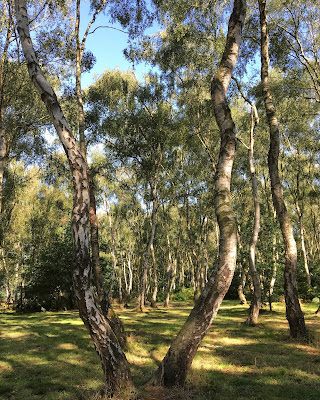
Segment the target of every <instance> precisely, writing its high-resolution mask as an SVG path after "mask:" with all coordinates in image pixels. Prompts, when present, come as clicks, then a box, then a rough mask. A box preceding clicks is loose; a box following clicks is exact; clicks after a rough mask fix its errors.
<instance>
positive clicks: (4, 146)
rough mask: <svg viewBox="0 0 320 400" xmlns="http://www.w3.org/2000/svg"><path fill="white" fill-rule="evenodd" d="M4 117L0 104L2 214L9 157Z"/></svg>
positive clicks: (0, 209) (0, 190)
mask: <svg viewBox="0 0 320 400" xmlns="http://www.w3.org/2000/svg"><path fill="white" fill-rule="evenodd" d="M3 117H4V110H3V109H2V107H1V104H0V216H1V214H2V201H3V176H4V170H5V166H6V159H7V141H6V136H5V131H4V126H3ZM0 229H2V228H0Z"/></svg>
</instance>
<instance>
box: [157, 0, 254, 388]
mask: <svg viewBox="0 0 320 400" xmlns="http://www.w3.org/2000/svg"><path fill="white" fill-rule="evenodd" d="M245 13H246V2H245V1H241V0H235V1H234V6H233V12H232V14H231V17H230V20H229V26H228V35H227V41H226V46H225V50H224V53H223V56H222V59H221V62H220V64H219V67H218V69H217V72H216V75H215V77H214V78H213V80H212V86H211V93H212V104H213V109H214V114H215V117H216V120H217V123H218V126H219V129H220V135H221V145H220V154H219V161H218V165H217V170H216V179H215V210H216V215H217V219H218V224H219V228H220V243H219V257H218V265H217V268H216V271H215V273H213V274H212V276H211V277H210V278H209V280H208V282H207V284H206V286H205V288H204V289H203V291H202V293H201V295H200V297H199V299H198V300H197V302H196V304H195V306H194V308H193V310H192V311H191V313H190V315H189V317H188V319H187V321H186V322H185V324H184V326H183V327H182V329H181V330H180V332H179V333H178V335H177V336H176V338H175V339H174V341H173V343H172V344H171V346H170V348H169V350H168V352H167V354H166V356H165V358H164V359H163V361H162V362H161V364H160V366H159V368H158V370H157V372H156V373H155V375H154V376H153V377H152V378H151V380H150V381H149V384H153V385H163V386H167V387H171V386H174V385H183V384H184V382H185V379H186V376H187V373H188V371H189V369H190V366H191V363H192V361H193V358H194V356H195V354H196V352H197V349H198V347H199V345H200V343H201V341H202V339H203V338H204V336H205V334H206V332H207V330H208V329H209V327H210V325H211V323H212V321H213V319H214V318H215V316H216V315H217V312H218V309H219V307H220V304H221V302H222V300H223V298H224V296H225V294H226V292H227V291H228V289H229V286H230V283H231V281H232V277H233V274H234V270H235V265H236V253H237V227H236V219H235V216H234V214H233V210H232V205H231V199H230V181H231V172H232V166H233V160H234V154H235V149H236V137H235V125H234V122H233V120H232V117H231V112H230V109H229V106H228V103H227V99H226V93H227V89H228V86H229V82H230V79H231V75H232V73H233V70H234V67H235V63H236V61H237V58H238V53H239V48H240V43H241V34H242V27H243V25H244V20H245Z"/></svg>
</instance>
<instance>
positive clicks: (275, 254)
mask: <svg viewBox="0 0 320 400" xmlns="http://www.w3.org/2000/svg"><path fill="white" fill-rule="evenodd" d="M276 246H277V238H276V236H275V235H273V246H272V275H271V279H270V282H269V291H268V300H269V310H270V311H272V295H273V290H274V285H275V283H276V278H277V271H278V259H279V255H278V251H277V247H276Z"/></svg>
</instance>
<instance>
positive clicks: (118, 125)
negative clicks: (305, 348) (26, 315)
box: [0, 0, 320, 393]
mask: <svg viewBox="0 0 320 400" xmlns="http://www.w3.org/2000/svg"><path fill="white" fill-rule="evenodd" d="M80 3H81V2H80V0H77V1H71V0H70V1H67V0H65V1H64V0H59V1H42V0H41V1H34V0H30V1H28V2H26V1H25V0H16V1H15V2H14V1H12V0H7V1H1V2H0V4H1V12H0V18H1V27H0V49H1V50H0V51H1V53H0V57H1V61H0V221H1V222H0V290H1V291H0V298H1V301H2V302H3V305H5V306H6V307H10V308H14V309H15V310H17V311H20V312H21V311H23V312H30V311H40V310H42V311H44V310H63V309H65V310H66V309H73V308H75V307H79V310H80V316H81V318H82V319H83V321H84V323H85V325H86V327H87V328H88V331H89V333H90V334H91V336H92V339H93V342H94V344H95V348H96V350H97V352H98V354H99V356H100V360H101V363H102V366H103V369H104V371H105V378H106V385H107V390H108V391H109V393H113V392H117V391H119V390H120V388H122V389H123V387H126V388H129V389H132V387H133V385H132V381H131V378H130V371H129V367H128V363H127V361H126V357H125V353H124V351H123V350H122V349H123V348H124V347H125V346H124V344H123V342H124V341H125V338H124V333H123V331H122V328H121V324H120V323H119V320H118V318H117V316H116V315H115V313H114V312H113V311H112V303H114V302H116V303H119V304H120V305H121V306H123V307H132V308H136V310H139V311H141V312H143V311H144V310H145V307H157V303H158V304H160V303H162V304H163V305H164V306H165V307H168V306H169V305H170V302H172V301H175V300H180V301H194V304H195V305H194V308H193V310H192V311H191V314H190V316H189V318H188V320H187V321H186V323H185V325H184V326H183V328H182V329H181V331H180V333H179V334H178V335H177V337H176V339H175V340H174V342H173V343H172V345H171V347H170V350H169V351H168V353H167V355H166V357H165V358H164V360H163V362H162V363H161V365H160V367H159V370H158V371H157V372H156V373H155V374H154V376H153V377H152V378H151V381H150V382H151V383H153V384H155V385H164V386H174V385H177V384H179V385H181V384H183V382H184V380H185V378H186V374H187V372H188V370H189V368H190V365H191V363H192V360H193V357H194V356H195V353H196V351H197V348H198V346H199V344H200V342H201V340H202V338H203V337H204V335H205V334H206V332H207V329H208V328H209V326H210V324H211V323H212V321H213V320H214V318H215V316H216V314H217V312H218V309H219V306H220V303H221V301H222V299H223V298H224V296H226V298H229V299H239V302H241V303H243V304H246V303H248V309H249V314H248V319H247V321H246V323H247V324H248V325H254V324H257V323H258V318H259V309H260V307H268V308H270V310H271V309H272V302H273V301H279V300H284V301H285V303H286V315H287V319H288V323H289V328H290V334H291V336H292V337H294V338H298V339H300V340H309V339H310V332H308V330H307V328H306V326H305V323H304V318H303V314H302V311H301V309H300V304H299V299H300V301H314V302H316V301H318V302H319V297H320V275H319V268H320V264H319V259H320V231H319V222H320V201H319V198H320V170H319V154H320V147H319V146H320V140H319V139H320V137H319V136H320V130H319V122H320V121H319V110H320V41H319V39H320V31H319V24H318V20H317V18H315V16H317V15H319V13H320V4H319V2H318V1H316V0H306V1H302V0H301V1H300V0H299V1H273V0H270V1H264V0H259V1H255V2H253V1H248V2H247V4H246V2H245V1H240V0H235V1H234V2H231V1H210V0H199V1H194V2H189V1H180V0H179V1H172V0H164V1H155V0H154V1H152V2H146V3H145V2H144V1H134V0H132V1H131V0H127V1H123V0H122V1H118V0H110V1H106V0H100V1H91V2H90V3H91V14H90V18H89V20H90V19H91V18H92V19H91V20H90V22H89V24H88V27H87V30H86V31H83V30H80V29H79V22H80V18H81V17H82V16H81V12H80V5H81V4H80ZM98 15H100V18H101V15H103V18H104V20H105V25H106V26H107V25H108V26H109V27H110V26H111V27H112V26H115V27H117V28H118V29H119V24H120V26H121V29H122V30H123V31H124V32H125V33H124V34H126V35H127V37H128V47H127V48H126V49H124V51H125V54H126V57H127V58H128V59H129V60H130V61H132V68H133V69H132V71H130V70H129V71H120V70H119V69H114V70H106V71H105V72H104V73H103V74H102V75H101V76H99V77H97V78H96V80H95V82H94V83H93V84H92V85H90V86H89V87H86V88H83V87H82V85H81V76H82V74H83V73H84V72H88V71H90V69H91V68H92V66H93V64H94V62H95V56H94V54H92V53H91V52H90V51H87V50H86V38H87V37H88V34H91V33H92V34H96V33H95V32H94V30H95V29H96V28H97V25H96V24H95V21H96V18H97V16H98ZM112 24H114V25H112ZM152 26H153V28H154V27H155V26H156V27H158V28H159V29H156V33H153V34H151V35H147V34H146V33H145V30H146V29H147V28H150V27H152ZM101 30H103V32H104V35H105V41H106V43H107V41H108V29H107V28H101ZM100 34H101V33H100ZM107 51H108V50H107V45H106V52H107ZM140 62H144V63H146V65H147V66H148V67H147V69H148V70H149V71H150V72H149V73H147V74H146V75H145V80H144V81H139V80H138V79H137V77H136V75H135V73H134V66H135V65H137V64H138V63H140ZM70 221H71V224H70ZM249 304H251V305H250V307H249ZM289 328H288V329H289ZM97 362H99V361H98V359H97Z"/></svg>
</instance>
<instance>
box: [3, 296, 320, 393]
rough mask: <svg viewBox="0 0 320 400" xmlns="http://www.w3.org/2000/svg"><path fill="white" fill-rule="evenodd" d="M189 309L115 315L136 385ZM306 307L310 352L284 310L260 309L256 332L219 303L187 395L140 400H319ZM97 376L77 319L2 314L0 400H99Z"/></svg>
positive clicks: (316, 349) (318, 360) (317, 336)
mask: <svg viewBox="0 0 320 400" xmlns="http://www.w3.org/2000/svg"><path fill="white" fill-rule="evenodd" d="M190 309H191V305H190V304H186V303H184V304H182V303H181V304H175V305H174V306H173V307H171V308H169V309H163V308H161V307H160V308H159V309H157V310H149V312H146V313H144V314H139V313H136V312H134V311H131V310H126V311H121V313H120V315H121V318H122V320H123V322H124V324H125V327H126V330H127V333H128V346H129V350H128V352H127V356H128V360H129V362H130V363H131V366H132V373H133V377H134V380H135V382H136V384H137V386H140V385H142V384H143V383H144V382H145V381H146V380H147V379H148V377H149V376H150V374H151V373H152V372H153V371H154V370H155V369H156V368H157V365H158V364H159V362H160V361H161V359H162V358H163V356H164V355H165V352H166V350H167V347H168V346H169V344H170V342H171V340H172V338H173V337H174V335H175V334H176V333H177V332H178V330H179V328H180V326H181V325H182V324H183V322H184V320H185V318H186V317H187V315H188V314H189V311H190ZM315 309H316V305H312V304H308V305H304V312H305V316H306V321H307V324H308V327H309V329H310V330H311V331H312V332H313V334H314V341H313V343H312V344H311V345H305V344H301V343H298V342H295V341H292V340H290V338H289V332H288V326H287V322H286V319H285V310H284V305H283V304H281V303H278V304H276V305H275V307H274V310H275V311H274V312H273V313H270V312H268V311H264V310H262V313H261V318H260V325H259V326H258V327H255V328H250V327H246V326H244V325H243V324H242V322H243V321H244V320H245V318H246V314H247V307H245V306H240V305H238V304H237V303H236V302H231V301H225V302H224V303H223V305H222V307H221V309H220V311H219V314H218V316H217V318H216V320H215V321H214V324H213V327H212V328H211V329H210V331H209V333H208V335H207V336H206V338H205V340H204V341H203V343H202V345H201V347H200V348H199V351H198V354H197V356H196V358H195V360H194V363H193V366H192V370H191V372H190V374H189V376H188V381H187V385H186V388H185V390H183V391H182V390H176V391H170V392H167V391H164V392H163V391H161V390H160V389H153V390H151V391H150V390H149V391H148V392H144V393H141V399H148V400H152V399H157V400H162V399H163V400H164V399H171V400H174V399H181V400H182V399H185V400H189V399H190V400H191V399H192V400H202V399H203V400H209V399H215V400H227V399H228V400H229V399H232V398H233V397H235V396H236V397H237V400H238V399H240V400H241V399H249V400H260V399H261V400H266V399H273V400H289V399H292V400H300V399H301V400H302V399H303V400H318V399H319V398H320V346H319V344H320V318H319V317H317V316H315V315H314V312H315ZM102 382H103V376H102V372H101V368H100V365H99V361H98V358H97V356H96V354H95V352H94V350H93V345H92V343H91V340H90V338H89V337H88V334H87V332H86V329H85V328H84V326H83V324H82V322H81V321H80V319H79V318H78V314H77V312H59V313H51V312H46V313H38V314H29V315H18V314H14V313H6V312H2V313H1V314H0V399H1V400H7V399H16V400H36V399H48V400H51V399H52V400H53V399H55V400H56V399H79V400H81V399H83V400H87V399H92V400H98V399H99V398H100V396H99V392H100V391H101V390H102V389H103V383H102Z"/></svg>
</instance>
